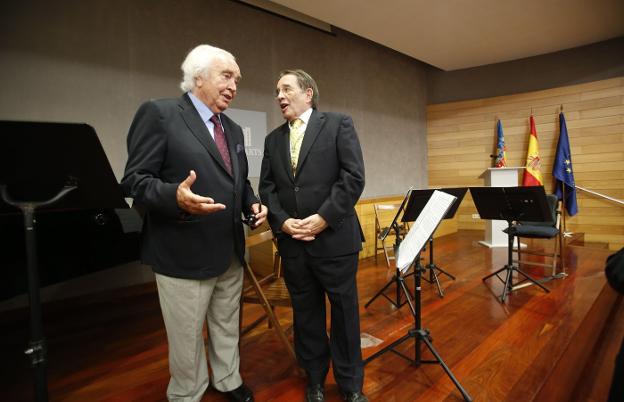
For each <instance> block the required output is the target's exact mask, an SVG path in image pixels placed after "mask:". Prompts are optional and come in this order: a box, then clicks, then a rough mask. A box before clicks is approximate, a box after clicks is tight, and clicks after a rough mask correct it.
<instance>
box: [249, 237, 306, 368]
mask: <svg viewBox="0 0 624 402" xmlns="http://www.w3.org/2000/svg"><path fill="white" fill-rule="evenodd" d="M268 241H271V242H273V241H274V239H273V233H272V232H271V230H270V229H269V230H266V231H264V232H261V233H257V234H253V235H251V236H249V237H247V239H246V240H245V246H246V247H247V248H252V247H255V246H258V245H259V244H262V243H265V242H268ZM280 262H281V260H280V256H279V253H278V252H277V251H276V252H275V253H273V271H272V272H271V273H270V274H268V275H266V276H264V277H263V278H261V279H258V278H257V277H256V272H254V270H253V268H252V266H251V264H249V263H248V264H247V265H246V267H245V274H246V275H247V278H248V279H249V282H250V285H249V286H247V287H246V288H245V289H243V295H242V297H241V303H252V304H260V305H261V306H262V308H263V309H264V313H265V314H264V315H263V316H262V317H260V318H259V319H257V320H256V321H254V322H253V323H251V324H249V325H248V326H247V327H245V328H242V320H243V309H242V308H241V315H240V320H241V336H243V335H245V334H246V333H248V332H249V331H251V330H252V329H254V328H255V327H256V326H257V325H258V324H260V323H261V322H262V321H264V319H266V318H268V320H269V327H272V328H273V329H274V330H275V333H276V334H277V337H278V338H279V340H280V342H281V343H282V344H283V345H284V347H285V348H286V351H287V353H288V354H289V355H290V357H292V358H293V359H295V360H296V358H295V352H294V350H293V347H292V344H291V343H290V341H289V340H288V337H287V336H286V332H285V331H284V329H283V328H282V325H281V324H280V323H279V320H278V319H277V317H276V316H275V307H277V306H282V307H291V308H292V304H291V301H290V295H289V294H288V289H287V288H286V283H285V282H284V278H283V277H282V273H281V264H280ZM241 307H242V306H241Z"/></svg>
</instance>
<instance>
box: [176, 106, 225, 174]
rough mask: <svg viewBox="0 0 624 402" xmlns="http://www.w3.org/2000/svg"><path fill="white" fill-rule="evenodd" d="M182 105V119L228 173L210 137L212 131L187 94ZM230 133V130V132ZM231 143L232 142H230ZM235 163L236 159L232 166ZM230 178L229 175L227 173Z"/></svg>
mask: <svg viewBox="0 0 624 402" xmlns="http://www.w3.org/2000/svg"><path fill="white" fill-rule="evenodd" d="M179 105H180V109H181V110H180V113H181V114H182V119H184V122H185V123H186V125H187V126H188V128H189V130H190V131H191V133H192V134H193V135H194V136H195V138H197V140H198V141H199V142H200V143H201V144H202V145H203V147H204V148H206V150H207V151H208V153H209V154H210V155H211V156H212V158H213V159H214V160H215V161H216V162H217V163H218V164H219V165H220V166H221V168H222V169H223V171H224V172H225V173H227V168H226V167H225V162H223V158H222V157H221V154H220V153H219V149H218V148H217V144H216V143H215V142H214V140H213V139H212V136H211V135H210V131H208V128H207V127H206V124H205V123H204V122H203V121H202V119H201V117H200V116H199V113H198V112H197V110H196V109H195V106H193V103H192V102H191V99H190V98H189V97H188V95H187V94H184V95H182V98H181V101H180V103H179ZM228 131H229V130H228ZM229 142H231V141H229ZM230 158H232V151H231V149H230ZM233 163H234V159H232V164H233ZM227 174H228V176H229V173H227Z"/></svg>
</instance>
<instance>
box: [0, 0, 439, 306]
mask: <svg viewBox="0 0 624 402" xmlns="http://www.w3.org/2000/svg"><path fill="white" fill-rule="evenodd" d="M200 43H209V44H212V45H215V46H218V47H222V48H225V49H227V50H229V51H231V52H232V53H233V54H234V55H235V56H236V57H237V60H238V63H239V65H240V67H241V71H242V74H243V80H242V82H241V85H240V86H239V93H238V96H237V98H236V99H235V100H234V103H233V104H232V107H233V108H237V109H247V110H256V111H262V112H266V113H267V120H268V121H267V126H268V127H269V128H270V129H273V128H274V127H276V126H278V125H280V124H281V123H282V122H283V119H282V117H281V113H280V112H279V109H278V107H277V104H276V102H275V100H274V97H273V93H274V89H275V83H276V78H277V75H278V73H279V71H281V70H282V69H284V68H303V69H305V70H306V71H308V72H309V73H310V74H311V75H312V76H313V77H315V79H316V80H317V82H318V84H319V89H320V91H319V92H320V98H321V100H320V107H319V109H321V110H325V111H341V112H345V113H348V114H350V115H351V116H352V117H353V119H354V121H355V125H356V128H357V130H358V133H359V136H360V141H361V143H362V149H363V152H364V160H365V165H366V188H365V190H364V194H363V196H364V197H373V196H383V195H395V194H402V193H404V192H405V191H406V190H407V188H409V187H410V186H415V187H424V186H426V185H427V143H426V122H425V120H426V113H425V108H426V99H427V94H426V66H425V65H424V64H423V63H420V62H417V61H415V60H413V59H411V58H409V57H407V56H404V55H401V54H398V53H396V52H394V51H392V50H389V49H387V48H384V47H382V46H379V45H377V44H374V43H372V42H369V41H367V40H364V39H362V38H359V37H357V36H355V35H352V34H349V33H346V32H343V31H339V30H338V31H336V32H335V35H330V34H327V33H323V32H321V31H318V30H316V29H313V28H310V27H307V26H304V25H301V24H299V23H296V22H293V21H290V20H287V19H284V18H281V17H277V16H275V15H272V14H268V13H266V12H263V11H260V10H257V9H254V8H251V7H249V6H246V5H243V4H241V3H238V2H234V1H228V0H184V1H180V0H177V1H175V0H159V1H153V0H88V1H84V0H60V1H48V0H22V1H3V2H0V88H2V90H1V91H0V119H7V120H35V121H65V122H86V123H88V124H90V125H92V126H93V127H94V128H95V129H96V131H97V133H98V136H99V138H100V141H101V142H102V145H103V147H104V150H105V151H106V154H107V156H108V159H109V160H110V162H111V166H112V168H113V170H114V172H115V174H116V176H117V178H118V179H120V178H121V176H122V174H123V169H124V166H125V162H126V158H127V153H126V134H127V130H128V127H129V126H130V122H131V120H132V117H133V116H134V112H135V111H136V109H137V108H138V106H139V105H140V103H141V102H143V101H144V100H147V99H150V98H162V97H172V96H179V95H180V94H181V91H180V90H179V88H178V85H179V82H180V79H181V72H180V67H179V66H180V64H181V63H182V60H183V59H184V57H185V55H186V53H187V52H188V51H189V50H190V49H191V48H193V47H194V46H196V45H198V44H200ZM0 146H1V145H0ZM67 152H68V153H69V152H80V150H79V149H68V150H67ZM62 157H63V156H62V155H59V158H62ZM252 183H253V184H254V186H256V185H257V182H256V181H255V180H252ZM18 235H21V234H18ZM152 278H153V275H152V274H151V271H150V270H149V269H148V268H147V267H144V266H140V265H138V264H129V265H126V266H122V267H116V268H113V269H110V270H107V271H104V272H100V273H96V274H93V275H89V276H87V277H81V278H77V279H75V280H72V281H68V282H64V283H61V284H57V285H53V286H49V287H47V288H45V289H44V290H43V292H42V298H43V300H44V301H45V300H53V299H59V298H66V297H69V296H75V295H78V294H81V293H88V292H95V291H99V290H104V289H107V288H115V287H120V286H127V285H130V284H133V283H141V282H145V281H149V280H152ZM26 303H27V298H26V296H25V295H23V296H20V297H17V298H15V299H12V300H9V301H7V302H4V303H0V310H3V309H10V308H15V307H19V306H23V305H26Z"/></svg>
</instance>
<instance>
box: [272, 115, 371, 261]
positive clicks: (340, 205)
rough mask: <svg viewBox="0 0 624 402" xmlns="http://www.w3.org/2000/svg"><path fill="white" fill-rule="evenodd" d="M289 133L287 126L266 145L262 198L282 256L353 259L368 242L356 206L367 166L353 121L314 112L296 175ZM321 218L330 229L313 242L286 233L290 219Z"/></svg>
mask: <svg viewBox="0 0 624 402" xmlns="http://www.w3.org/2000/svg"><path fill="white" fill-rule="evenodd" d="M289 132H290V130H289V128H288V124H286V123H284V124H283V125H281V126H280V127H278V128H276V129H275V130H273V131H272V132H271V133H270V134H269V135H268V136H267V137H266V139H265V143H264V158H263V160H262V170H261V173H260V198H261V199H262V202H263V203H264V204H266V206H267V207H268V208H269V224H270V225H271V228H272V230H273V232H274V233H275V234H276V236H277V239H278V245H279V250H280V253H281V254H282V256H284V257H289V256H296V255H298V254H299V253H300V252H301V251H303V250H304V248H305V249H306V251H307V252H308V253H309V254H310V255H312V256H315V257H334V256H339V255H346V254H352V253H356V252H358V251H360V250H361V249H362V241H363V240H364V237H363V235H362V230H361V227H360V223H359V221H358V218H357V215H356V213H355V209H354V206H355V204H356V203H357V201H358V199H359V197H360V195H361V194H362V191H363V190H364V160H363V158H362V150H361V148H360V142H359V140H358V137H357V134H356V132H355V128H354V127H353V121H352V120H351V118H350V117H349V116H346V115H344V114H339V113H321V112H318V111H317V110H314V111H313V112H312V115H311V116H310V120H309V121H308V125H307V127H306V132H305V136H304V137H303V142H302V144H301V151H300V153H299V160H298V166H297V174H296V176H293V172H292V169H291V166H290V147H289V143H290V141H289ZM315 213H318V214H319V215H321V216H322V217H323V218H324V219H325V220H326V221H327V223H328V227H327V228H326V229H325V230H323V231H322V232H321V233H319V234H318V235H317V236H316V239H315V240H313V241H310V242H305V241H298V240H293V239H292V238H291V237H290V236H289V235H287V234H285V233H282V232H281V227H282V224H283V223H284V221H286V219H288V218H291V217H292V218H299V219H302V218H306V217H308V216H310V215H313V214H315Z"/></svg>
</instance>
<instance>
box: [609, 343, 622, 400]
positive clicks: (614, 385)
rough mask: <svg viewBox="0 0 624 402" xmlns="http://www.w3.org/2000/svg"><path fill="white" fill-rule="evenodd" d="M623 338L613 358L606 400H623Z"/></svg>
mask: <svg viewBox="0 0 624 402" xmlns="http://www.w3.org/2000/svg"><path fill="white" fill-rule="evenodd" d="M623 380H624V339H622V346H620V352H619V353H618V355H617V357H616V358H615V369H614V370H613V380H612V382H611V390H610V391H609V399H608V402H618V401H624V381H623Z"/></svg>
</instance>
